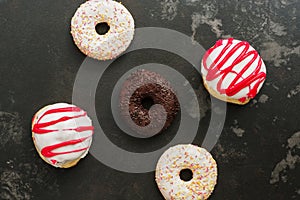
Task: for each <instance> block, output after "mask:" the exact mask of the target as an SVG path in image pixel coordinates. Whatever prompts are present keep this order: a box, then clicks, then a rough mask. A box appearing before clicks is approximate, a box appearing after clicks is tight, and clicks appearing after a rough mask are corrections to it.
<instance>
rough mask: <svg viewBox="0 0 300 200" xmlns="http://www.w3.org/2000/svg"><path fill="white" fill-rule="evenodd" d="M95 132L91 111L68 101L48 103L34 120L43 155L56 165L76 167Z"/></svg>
mask: <svg viewBox="0 0 300 200" xmlns="http://www.w3.org/2000/svg"><path fill="white" fill-rule="evenodd" d="M93 132H94V127H93V126H92V121H91V120H90V118H89V117H88V116H87V113H86V112H85V111H83V110H82V109H81V108H79V107H76V106H74V105H70V104H67V103H56V104H53V105H49V106H46V107H44V108H42V109H40V110H39V111H38V112H37V113H36V114H35V115H34V117H33V120H32V139H33V142H34V145H35V147H36V149H37V151H38V153H39V155H40V156H41V158H42V159H43V160H44V161H46V162H47V163H49V164H50V165H52V166H54V167H61V168H68V167H72V166H74V165H76V164H77V162H78V161H79V160H80V159H81V158H84V157H85V156H86V155H87V153H88V151H89V148H90V146H91V143H92V135H93Z"/></svg>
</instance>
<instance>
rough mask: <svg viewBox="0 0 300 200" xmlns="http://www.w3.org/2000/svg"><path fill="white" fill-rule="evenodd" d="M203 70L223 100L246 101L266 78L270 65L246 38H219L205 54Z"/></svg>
mask: <svg viewBox="0 0 300 200" xmlns="http://www.w3.org/2000/svg"><path fill="white" fill-rule="evenodd" d="M201 73H202V78H203V82H204V86H205V87H206V89H207V90H208V91H209V93H210V94H211V95H212V96H214V97H216V98H218V99H220V100H223V101H227V102H230V103H235V104H240V105H244V104H247V103H248V102H249V101H250V100H251V99H253V98H254V97H255V96H256V94H257V93H258V92H259V90H260V89H261V87H262V85H263V83H264V82H265V79H266V66H265V64H264V62H263V60H262V58H261V57H260V56H259V54H258V52H257V51H256V50H255V49H254V48H253V47H252V46H251V45H250V44H249V43H248V42H246V41H240V40H236V39H233V38H229V39H222V40H218V41H217V42H216V44H215V45H214V46H213V47H212V48H210V49H209V50H208V51H207V52H206V53H205V55H204V56H203V59H202V63H201Z"/></svg>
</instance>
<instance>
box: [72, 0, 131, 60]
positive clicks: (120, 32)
mask: <svg viewBox="0 0 300 200" xmlns="http://www.w3.org/2000/svg"><path fill="white" fill-rule="evenodd" d="M101 22H106V23H107V24H108V25H109V26H110V29H109V31H108V32H107V33H106V34H105V35H99V34H98V33H97V32H96V29H95V27H96V25H97V24H98V23H101ZM71 33H72V36H73V39H74V42H75V44H76V45H77V46H78V48H79V49H80V50H81V51H82V52H83V53H84V54H86V55H87V56H89V57H92V58H95V59H99V60H108V59H113V58H115V57H117V56H119V55H120V54H121V53H122V52H124V51H125V50H126V49H127V48H128V46H129V45H130V43H131V41H132V39H133V35H134V19H133V17H132V16H131V14H130V12H129V11H128V10H127V9H126V8H125V7H124V6H123V5H122V4H121V3H118V2H115V1H112V0H90V1H87V2H85V3H83V4H82V5H81V6H80V7H79V8H78V10H77V11H76V13H75V15H74V16H73V18H72V21H71Z"/></svg>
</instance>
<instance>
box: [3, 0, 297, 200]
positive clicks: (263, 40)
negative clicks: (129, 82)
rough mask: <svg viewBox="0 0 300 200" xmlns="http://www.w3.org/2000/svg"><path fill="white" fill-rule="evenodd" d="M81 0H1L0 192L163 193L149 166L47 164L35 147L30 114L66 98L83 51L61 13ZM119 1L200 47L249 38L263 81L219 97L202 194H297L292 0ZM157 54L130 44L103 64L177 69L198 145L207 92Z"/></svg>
mask: <svg viewBox="0 0 300 200" xmlns="http://www.w3.org/2000/svg"><path fill="white" fill-rule="evenodd" d="M83 2H84V1H78V0H72V1H66V0H52V1H50V0H40V1H33V0H0V30H1V33H0V35H1V41H0V94H1V101H0V152H1V154H0V199H38V200H40V199H74V200H77V199H78V200H79V199H109V200H111V199H117V200H118V199H126V200H129V199H130V200H135V199H149V200H152V199H162V196H161V194H160V192H159V191H158V189H157V187H156V184H155V181H154V173H146V174H127V173H123V172H118V171H115V170H113V169H111V168H109V167H106V166H105V165H103V164H101V163H100V162H99V161H97V160H96V159H94V158H93V157H92V156H91V155H88V156H87V157H86V158H85V159H84V160H82V161H81V162H79V164H78V165H77V166H76V167H74V168H71V169H67V170H64V169H55V168H54V167H51V166H49V165H47V164H46V163H45V162H43V161H42V160H41V159H40V158H39V156H38V155H37V153H36V151H35V149H34V146H33V143H32V141H31V131H30V126H31V118H32V116H33V114H34V113H35V112H36V111H37V110H38V109H39V108H41V107H43V106H44V105H47V104H50V103H54V102H71V101H72V99H71V97H72V88H73V83H74V80H75V77H76V73H77V71H78V69H79V67H80V65H81V63H82V61H83V60H84V58H85V56H84V55H83V54H81V53H80V52H79V51H78V49H77V48H76V46H75V45H74V44H73V41H72V37H71V35H70V33H69V32H70V20H71V17H72V16H73V14H74V12H75V10H76V8H77V7H78V6H79V5H80V4H81V3H83ZM122 3H123V4H124V5H125V6H126V7H127V8H128V9H129V10H130V11H131V13H132V14H133V16H134V18H135V23H136V27H146V26H157V27H165V28H170V29H174V30H177V31H179V32H182V33H184V34H186V35H189V36H191V38H194V39H195V40H196V41H197V42H199V43H200V44H202V45H203V46H204V47H205V48H209V47H210V46H211V45H213V44H214V42H215V41H216V40H217V39H218V38H221V37H230V36H232V37H235V38H237V39H241V40H247V41H249V42H250V43H251V44H252V45H253V46H254V47H255V48H256V49H257V50H258V51H259V52H260V53H261V55H262V57H263V59H264V60H265V63H266V65H267V70H268V75H267V81H266V84H265V85H264V87H263V89H262V90H261V92H260V93H259V94H258V96H257V97H256V98H255V100H253V101H251V102H250V103H249V104H248V105H246V106H243V107H241V106H236V105H228V108H227V109H228V110H227V118H226V124H225V127H224V129H223V133H222V136H221V138H220V140H219V142H218V144H217V145H216V146H215V148H214V149H213V151H212V154H213V156H214V157H215V159H216V161H217V162H218V169H219V177H218V185H217V187H216V189H215V191H214V193H213V195H212V196H211V199H284V200H286V199H299V197H300V182H299V179H300V174H299V162H300V157H299V148H300V144H299V137H300V136H299V131H300V125H299V119H300V115H299V111H300V106H299V100H300V93H299V92H300V68H299V67H300V66H299V56H300V53H299V51H300V46H299V45H300V41H299V38H300V35H299V30H300V28H299V17H300V15H299V9H300V2H299V1H298V0H241V1H238V0H151V1H150V0H123V1H122ZM163 55H164V54H163V52H159V53H158V52H157V51H155V50H149V51H147V53H145V52H144V50H143V51H141V52H139V51H138V52H134V53H133V54H131V55H128V56H126V55H125V56H123V57H122V58H120V60H117V61H116V63H114V65H115V67H113V66H112V68H111V70H112V69H118V68H117V66H120V67H122V65H126V66H127V67H128V68H130V66H136V65H137V64H141V63H147V62H150V61H151V62H155V61H158V60H157V59H159V61H160V63H165V64H168V65H169V66H172V67H174V68H176V69H179V71H180V72H182V73H184V74H185V76H186V77H187V78H188V80H189V81H190V82H191V84H192V85H193V87H194V88H196V90H197V93H198V94H199V98H200V103H201V104H200V106H201V111H202V112H203V113H202V115H201V116H202V117H203V118H202V120H201V123H200V125H201V126H200V129H199V134H198V136H197V137H196V139H195V141H194V143H195V144H201V141H202V139H203V135H201V133H203V132H205V130H206V129H207V124H209V120H210V104H209V101H207V99H209V98H208V93H207V92H206V91H205V90H204V88H203V86H202V85H201V78H200V77H199V75H197V74H196V73H195V72H194V71H193V70H191V66H189V64H187V63H186V62H185V61H184V60H182V59H180V58H178V57H176V56H174V55H170V54H168V53H166V54H165V56H163ZM132 58H134V59H132ZM114 76H119V74H118V73H115V74H114V72H111V71H109V70H108V72H107V78H103V81H102V82H101V84H99V88H105V86H106V85H107V86H110V84H111V82H110V81H111V79H114ZM99 88H98V91H97V97H96V99H98V100H99V101H97V112H104V113H105V112H106V110H107V109H109V108H108V106H106V105H102V104H101V98H104V97H107V96H105V95H106V94H107V95H109V91H102V90H100V89H99ZM198 88H199V89H198ZM99 120H104V121H103V122H102V123H105V125H106V129H107V130H109V129H110V128H112V130H113V129H114V126H115V124H114V123H113V122H111V121H108V120H110V118H103V119H101V118H100V119H99ZM105 120H107V121H105ZM110 126H111V127H110ZM172 128H173V129H175V128H176V125H174V127H170V129H171V130H172ZM175 130H176V129H175ZM106 134H110V133H106ZM168 137H170V136H168V135H166V136H165V137H161V139H162V140H167V139H168ZM110 139H111V140H112V141H114V142H115V143H118V142H120V143H121V146H124V148H128V149H131V150H136V151H138V147H139V145H137V146H136V147H131V146H129V145H131V143H134V141H128V143H126V140H122V141H118V135H117V132H116V133H114V132H112V133H111V136H110ZM162 142H165V141H162ZM126 145H127V147H126ZM145 145H146V143H145V144H143V146H145ZM150 147H151V143H150ZM145 148H146V149H147V148H149V147H146V146H145ZM149 149H151V148H149Z"/></svg>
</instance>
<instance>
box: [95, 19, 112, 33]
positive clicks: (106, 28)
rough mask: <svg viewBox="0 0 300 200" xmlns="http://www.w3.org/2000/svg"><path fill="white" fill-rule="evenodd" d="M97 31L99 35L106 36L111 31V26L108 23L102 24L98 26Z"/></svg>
mask: <svg viewBox="0 0 300 200" xmlns="http://www.w3.org/2000/svg"><path fill="white" fill-rule="evenodd" d="M95 29H96V32H97V33H98V34H99V35H105V34H106V33H107V32H108V31H109V29H110V26H109V25H108V23H106V22H101V23H98V24H97V25H96V27H95Z"/></svg>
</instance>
